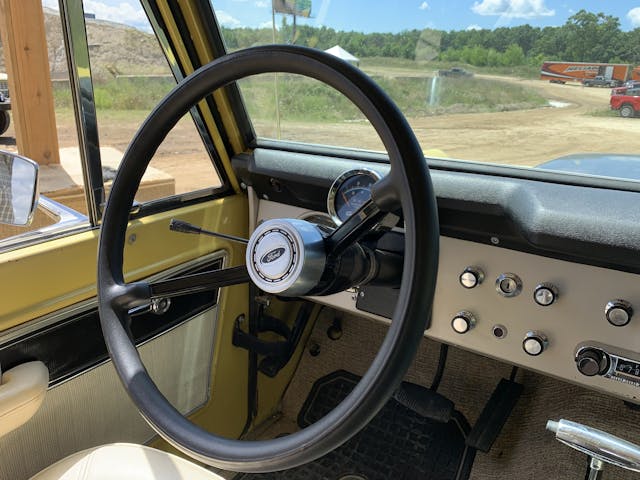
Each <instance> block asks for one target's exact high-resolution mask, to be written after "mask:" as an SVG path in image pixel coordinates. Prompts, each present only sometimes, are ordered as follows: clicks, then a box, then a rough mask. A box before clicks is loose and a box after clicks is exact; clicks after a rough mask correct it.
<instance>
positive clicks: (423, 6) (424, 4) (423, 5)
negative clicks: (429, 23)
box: [418, 2, 429, 10]
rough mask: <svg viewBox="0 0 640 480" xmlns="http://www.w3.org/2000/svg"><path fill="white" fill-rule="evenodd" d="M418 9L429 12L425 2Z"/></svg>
mask: <svg viewBox="0 0 640 480" xmlns="http://www.w3.org/2000/svg"><path fill="white" fill-rule="evenodd" d="M418 8H419V9H420V10H429V4H428V3H427V2H422V3H421V4H420V6H419V7H418Z"/></svg>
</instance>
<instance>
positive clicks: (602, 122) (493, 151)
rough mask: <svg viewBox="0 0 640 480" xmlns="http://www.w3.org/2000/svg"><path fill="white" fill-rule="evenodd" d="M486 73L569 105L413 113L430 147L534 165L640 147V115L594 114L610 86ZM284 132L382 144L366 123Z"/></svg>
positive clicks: (605, 100)
mask: <svg viewBox="0 0 640 480" xmlns="http://www.w3.org/2000/svg"><path fill="white" fill-rule="evenodd" d="M481 78H488V79H493V80H500V81H504V82H511V83H517V84H521V85H525V86H527V87H531V88H533V89H536V90H538V91H539V92H540V94H541V95H542V96H543V97H544V98H547V99H549V100H551V101H553V102H560V103H563V104H565V105H566V104H568V105H566V106H564V107H563V108H554V107H547V108H539V109H534V110H519V111H512V112H493V113H470V114H450V115H438V116H432V117H420V118H409V121H410V123H411V126H412V127H413V129H414V131H415V133H416V136H417V137H418V140H419V141H420V144H421V145H422V146H423V147H424V148H425V149H430V148H436V149H440V150H442V151H443V152H444V153H445V154H446V156H448V157H450V158H457V159H464V160H475V161H481V162H494V163H502V164H513V165H522V166H535V165H538V164H540V163H542V162H544V161H547V160H550V159H553V158H557V157H560V156H562V155H567V154H570V153H581V152H595V153H638V152H640V119H624V118H620V117H610V116H594V115H593V113H594V112H599V113H601V114H603V113H605V112H606V111H607V109H608V108H609V89H603V88H585V87H582V86H580V85H570V84H567V85H557V84H551V83H548V82H543V81H540V80H520V79H515V78H510V77H490V76H481ZM257 130H258V131H260V129H259V128H258V129H257ZM283 136H284V137H285V138H294V139H296V140H301V141H302V140H304V141H316V142H319V143H329V144H331V143H338V144H342V145H346V146H352V147H360V148H371V149H381V145H380V142H379V140H378V139H377V137H376V136H375V134H374V133H373V132H372V131H371V130H370V129H369V128H368V127H367V126H365V125H357V124H351V125H349V127H348V128H345V126H344V125H336V126H332V127H330V128H325V127H324V126H323V128H322V129H321V131H320V129H318V128H317V127H316V126H313V125H286V126H285V127H284V135H283Z"/></svg>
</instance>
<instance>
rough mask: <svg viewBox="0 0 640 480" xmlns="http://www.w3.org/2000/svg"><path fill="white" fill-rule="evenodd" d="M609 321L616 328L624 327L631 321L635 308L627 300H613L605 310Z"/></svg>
mask: <svg viewBox="0 0 640 480" xmlns="http://www.w3.org/2000/svg"><path fill="white" fill-rule="evenodd" d="M604 316H605V318H606V319H607V321H608V322H609V323H610V324H611V325H613V326H615V327H624V326H625V325H626V324H627V323H629V322H630V321H631V317H632V316H633V307H632V306H631V304H630V303H629V302H627V301H626V300H611V301H610V302H608V303H607V306H606V307H605V309H604Z"/></svg>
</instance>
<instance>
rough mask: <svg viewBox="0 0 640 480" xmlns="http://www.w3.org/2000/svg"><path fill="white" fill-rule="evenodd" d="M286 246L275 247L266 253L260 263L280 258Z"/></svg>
mask: <svg viewBox="0 0 640 480" xmlns="http://www.w3.org/2000/svg"><path fill="white" fill-rule="evenodd" d="M284 252H285V250H284V247H278V248H274V249H273V250H270V251H268V252H267V253H265V254H264V255H263V256H262V258H261V259H260V263H271V262H275V261H276V260H278V259H279V258H280V257H281V256H282V255H284Z"/></svg>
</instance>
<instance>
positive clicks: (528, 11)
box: [471, 0, 556, 18]
mask: <svg viewBox="0 0 640 480" xmlns="http://www.w3.org/2000/svg"><path fill="white" fill-rule="evenodd" d="M544 1H545V0H481V1H479V2H474V4H473V6H472V7H471V10H472V11H473V12H474V13H477V14H478V15H499V16H501V17H506V18H536V17H551V16H553V15H555V14H556V11H555V10H551V9H549V8H547V7H546V5H545V4H544Z"/></svg>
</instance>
